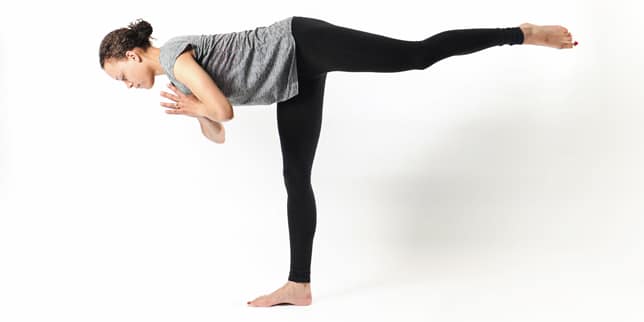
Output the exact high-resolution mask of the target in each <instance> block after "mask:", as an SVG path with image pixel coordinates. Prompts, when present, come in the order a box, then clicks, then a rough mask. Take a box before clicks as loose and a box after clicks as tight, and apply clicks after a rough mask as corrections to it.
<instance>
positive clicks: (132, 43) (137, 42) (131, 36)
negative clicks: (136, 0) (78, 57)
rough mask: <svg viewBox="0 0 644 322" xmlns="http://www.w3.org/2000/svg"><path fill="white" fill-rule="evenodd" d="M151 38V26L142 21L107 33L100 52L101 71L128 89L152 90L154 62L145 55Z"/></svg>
mask: <svg viewBox="0 0 644 322" xmlns="http://www.w3.org/2000/svg"><path fill="white" fill-rule="evenodd" d="M151 35H152V26H151V25H150V24H149V23H148V22H147V21H145V20H142V19H139V20H136V21H134V22H132V23H130V24H129V25H128V27H127V28H119V29H116V30H114V31H112V32H110V33H108V34H107V35H106V36H105V37H104V38H103V41H101V46H100V49H99V59H100V63H101V68H103V70H105V72H106V73H107V74H108V75H110V77H112V78H114V79H116V80H118V81H122V82H124V83H125V85H126V86H127V87H128V88H132V87H143V88H152V85H154V76H155V72H154V62H153V61H151V59H150V58H151V57H150V55H148V54H147V51H148V49H149V48H150V47H151V46H152V45H151V43H150V38H151V37H150V36H151ZM152 39H154V38H152Z"/></svg>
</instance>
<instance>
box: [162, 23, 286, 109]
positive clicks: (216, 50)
mask: <svg viewBox="0 0 644 322" xmlns="http://www.w3.org/2000/svg"><path fill="white" fill-rule="evenodd" d="M292 18H293V17H288V18H286V19H283V20H280V21H277V22H274V23H273V24H271V25H269V26H265V27H257V28H255V29H251V30H245V31H238V32H232V33H223V34H212V35H186V36H177V37H173V38H171V39H169V40H168V41H167V42H166V43H165V44H164V45H163V46H161V47H160V56H159V61H160V63H161V66H162V67H163V69H164V70H165V73H166V75H167V76H168V78H169V79H170V81H171V82H172V83H173V84H174V85H175V86H176V87H177V88H178V89H179V90H180V91H181V92H183V93H185V94H190V93H191V91H190V89H188V87H187V86H185V85H184V84H182V83H180V82H179V81H177V79H176V78H175V77H174V63H175V61H176V60H177V57H179V55H180V54H181V53H183V52H184V51H186V50H188V49H190V48H193V49H194V50H195V55H196V57H195V60H196V61H197V62H198V63H199V64H200V65H201V66H202V67H203V68H204V70H205V71H206V72H207V73H208V74H209V75H210V77H211V78H212V79H213V81H214V82H215V84H217V87H219V89H220V90H221V91H222V93H223V94H224V95H225V96H226V98H228V101H229V102H230V103H231V104H232V105H269V104H272V103H275V102H280V101H285V100H287V99H289V98H291V97H293V96H295V95H297V93H298V82H297V65H296V60H295V59H296V55H295V39H294V38H293V34H292V32H291V20H292Z"/></svg>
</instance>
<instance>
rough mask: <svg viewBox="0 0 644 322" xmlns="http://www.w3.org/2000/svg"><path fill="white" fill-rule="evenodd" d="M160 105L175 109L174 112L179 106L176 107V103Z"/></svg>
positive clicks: (162, 103)
mask: <svg viewBox="0 0 644 322" xmlns="http://www.w3.org/2000/svg"><path fill="white" fill-rule="evenodd" d="M160 104H161V106H163V107H167V108H171V109H173V110H176V109H178V108H177V106H176V105H174V103H167V102H161V103H160Z"/></svg>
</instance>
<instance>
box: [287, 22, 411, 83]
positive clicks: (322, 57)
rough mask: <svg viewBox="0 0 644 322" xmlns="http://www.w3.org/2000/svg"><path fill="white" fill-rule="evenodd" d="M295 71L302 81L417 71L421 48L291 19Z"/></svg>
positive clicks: (376, 36) (332, 26)
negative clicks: (316, 77) (343, 74)
mask: <svg viewBox="0 0 644 322" xmlns="http://www.w3.org/2000/svg"><path fill="white" fill-rule="evenodd" d="M292 32H293V38H295V43H296V51H297V58H298V60H300V63H299V64H298V68H299V69H298V71H299V70H302V73H303V75H304V76H305V77H308V76H311V75H318V74H320V73H326V72H331V71H347V72H400V71H405V70H410V69H417V68H418V66H419V64H420V63H421V62H422V44H421V43H420V42H418V41H407V40H400V39H395V38H390V37H386V36H383V35H378V34H374V33H369V32H365V31H361V30H356V29H351V28H347V27H343V26H338V25H334V24H331V23H329V22H326V21H324V20H320V19H315V18H309V17H299V16H294V17H293V21H292Z"/></svg>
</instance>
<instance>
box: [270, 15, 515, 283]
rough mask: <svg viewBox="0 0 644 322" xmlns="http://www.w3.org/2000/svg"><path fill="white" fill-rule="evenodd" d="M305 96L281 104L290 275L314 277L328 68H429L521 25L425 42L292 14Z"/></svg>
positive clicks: (505, 40)
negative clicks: (318, 156) (316, 184)
mask: <svg viewBox="0 0 644 322" xmlns="http://www.w3.org/2000/svg"><path fill="white" fill-rule="evenodd" d="M291 26H292V32H293V37H294V38H295V44H296V59H297V71H298V81H299V93H298V95H296V96H294V97H292V98H290V99H288V100H286V101H282V102H278V103H277V127H278V130H279V136H280V144H281V148H282V160H283V174H284V184H285V186H286V192H287V195H288V197H287V212H288V230H289V241H290V246H291V263H290V272H289V276H288V280H289V281H293V282H310V272H311V253H312V249H313V235H314V234H315V225H316V219H317V215H316V206H315V197H314V194H313V188H312V186H311V168H312V166H313V158H314V157H315V150H316V148H317V144H318V138H319V137H320V128H321V124H322V104H323V100H324V84H325V80H326V73H328V72H331V71H343V72H378V73H393V72H402V71H407V70H414V69H416V70H418V69H425V68H427V67H429V66H431V65H432V64H434V63H436V62H438V61H439V60H441V59H444V58H447V57H450V56H454V55H465V54H470V53H473V52H476V51H479V50H482V49H485V48H489V47H492V46H501V45H506V44H507V45H515V44H522V43H523V32H522V31H521V29H520V28H519V27H514V28H489V29H461V30H449V31H444V32H441V33H438V34H436V35H433V36H431V37H429V38H427V39H424V40H421V41H405V40H399V39H394V38H388V37H385V36H382V35H378V34H372V33H368V32H364V31H360V30H355V29H349V28H345V27H341V26H337V25H333V24H331V23H328V22H326V21H323V20H319V19H313V18H307V17H297V16H296V17H293V21H292V25H291Z"/></svg>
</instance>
